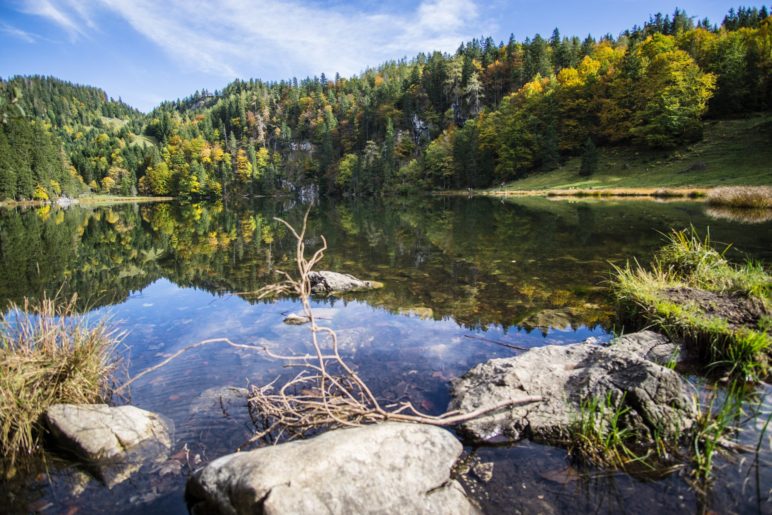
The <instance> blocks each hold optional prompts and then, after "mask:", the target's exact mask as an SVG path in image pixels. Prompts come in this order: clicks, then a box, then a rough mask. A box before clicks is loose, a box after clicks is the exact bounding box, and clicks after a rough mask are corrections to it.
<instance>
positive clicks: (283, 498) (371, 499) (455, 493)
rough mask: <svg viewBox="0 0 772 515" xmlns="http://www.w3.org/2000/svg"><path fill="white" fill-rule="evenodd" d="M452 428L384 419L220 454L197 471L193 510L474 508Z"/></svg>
mask: <svg viewBox="0 0 772 515" xmlns="http://www.w3.org/2000/svg"><path fill="white" fill-rule="evenodd" d="M461 452H462V446H461V444H460V443H459V441H458V440H457V439H456V438H455V437H454V436H453V435H452V434H451V433H449V432H448V431H446V430H444V429H440V428H438V427H434V426H424V425H418V424H399V423H384V424H377V425H371V426H364V427H358V428H353V429H340V430H335V431H330V432H327V433H324V434H322V435H320V436H317V437H315V438H311V439H309V440H301V441H295V442H290V443H285V444H281V445H277V446H274V447H264V448H261V449H257V450H254V451H250V452H244V453H236V454H230V455H228V456H223V457H222V458H219V459H217V460H215V461H213V462H211V463H210V464H208V465H207V466H206V467H204V468H202V469H199V470H197V471H196V472H195V473H194V474H193V476H192V477H191V478H190V479H189V480H188V484H187V488H186V492H185V496H186V500H187V502H188V506H189V508H190V511H191V513H193V514H194V515H196V514H204V513H207V514H208V513H220V514H241V513H244V514H246V513H249V514H258V513H264V514H279V513H286V514H290V513H293V514H294V513H319V514H323V513H443V514H469V513H476V512H477V511H476V509H475V508H474V506H473V505H472V504H471V503H470V501H469V500H468V499H467V498H466V496H465V494H464V491H463V489H462V488H461V486H460V485H459V484H458V483H457V482H456V481H455V480H453V479H451V478H450V470H451V467H452V466H453V464H454V463H455V462H456V460H457V459H458V457H459V455H460V454H461Z"/></svg>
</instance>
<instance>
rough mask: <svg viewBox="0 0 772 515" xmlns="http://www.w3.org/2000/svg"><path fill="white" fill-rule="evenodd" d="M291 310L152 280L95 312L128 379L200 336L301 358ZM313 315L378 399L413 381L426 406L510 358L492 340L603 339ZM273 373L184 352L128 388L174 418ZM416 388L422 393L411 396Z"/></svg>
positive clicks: (357, 309) (343, 308) (233, 359)
mask: <svg viewBox="0 0 772 515" xmlns="http://www.w3.org/2000/svg"><path fill="white" fill-rule="evenodd" d="M300 309H301V306H300V303H299V302H298V301H296V300H281V301H277V302H274V303H257V304H251V303H249V302H247V301H245V300H243V299H242V298H240V297H238V296H235V295H220V296H217V295H213V294H210V293H207V292H205V291H203V290H198V289H195V288H180V287H178V286H176V285H174V284H173V283H172V282H170V281H169V280H166V279H161V280H158V281H156V282H154V283H152V284H151V285H149V286H148V287H147V288H145V289H144V290H142V291H140V292H137V293H135V294H133V295H131V296H130V297H129V299H128V300H126V301H125V302H123V303H121V304H118V305H115V306H111V307H109V308H105V309H102V310H100V311H98V312H97V313H96V314H97V315H102V314H105V313H108V314H110V316H111V317H112V319H113V320H114V322H115V323H116V324H117V325H118V326H119V327H120V328H121V329H123V330H126V331H127V332H128V335H127V336H126V338H125V340H124V346H125V349H124V351H125V353H126V354H127V356H128V357H129V370H130V373H132V374H136V373H137V372H139V371H141V370H142V369H144V368H146V367H149V366H152V365H154V364H156V363H158V362H160V361H161V360H163V359H164V358H165V357H166V356H168V355H169V354H171V353H173V352H176V351H178V350H179V349H181V348H183V347H185V346H186V345H189V344H192V343H196V342H199V341H201V340H205V339H210V338H230V339H231V340H232V341H234V342H236V343H245V344H254V345H265V346H266V347H268V348H270V349H271V350H272V351H273V352H275V353H279V354H304V353H307V352H311V351H312V349H311V347H310V344H309V329H308V325H302V326H291V325H287V324H284V323H283V319H284V317H285V316H286V315H287V314H288V313H293V312H299V311H300ZM314 309H315V312H316V314H317V316H318V317H319V324H320V325H328V326H330V327H332V328H334V329H335V331H336V332H337V335H338V339H339V347H340V349H341V353H342V354H343V356H344V357H346V358H348V359H349V360H351V362H352V363H353V364H354V365H355V366H357V367H358V369H359V371H360V372H361V374H362V375H363V376H364V377H366V378H368V380H370V381H373V383H374V384H375V385H376V386H375V388H376V390H381V391H382V392H385V395H388V392H389V391H390V387H391V385H393V384H396V383H398V382H400V381H402V379H403V378H404V379H405V381H406V382H409V383H418V384H419V386H418V387H415V386H411V388H413V391H414V394H415V395H418V396H419V397H424V396H425V397H427V398H429V397H432V396H435V397H436V396H437V395H439V396H440V397H441V398H442V399H436V400H437V401H438V402H440V403H441V402H444V398H445V397H446V395H447V381H448V380H449V379H451V378H453V377H457V376H459V375H460V374H463V373H464V372H465V371H466V370H467V369H469V368H471V367H472V366H474V365H475V364H477V363H479V362H482V361H485V360H487V359H490V358H493V357H506V356H512V355H514V354H515V353H516V352H517V351H515V350H513V349H510V348H507V347H505V346H502V345H499V344H497V343H495V342H498V343H507V344H510V345H515V346H519V347H533V346H540V345H546V344H561V343H570V342H577V341H583V340H585V339H586V338H588V337H590V336H595V337H600V338H601V339H607V338H608V335H607V334H606V333H604V331H603V330H602V329H600V328H596V329H588V328H586V327H581V328H579V329H577V330H572V329H571V328H570V327H569V328H566V329H551V330H550V331H548V333H547V335H543V334H542V333H541V332H540V331H538V330H536V331H531V332H528V331H526V330H524V329H519V328H516V327H509V328H505V327H500V326H491V327H488V328H487V329H486V330H485V331H470V330H468V329H465V328H463V327H461V326H460V325H459V324H457V323H456V322H455V321H453V320H451V319H445V320H439V321H436V320H431V319H422V318H420V317H418V316H416V315H398V314H392V313H389V312H388V311H386V310H383V309H379V308H374V307H372V306H370V305H368V304H367V303H365V302H362V301H356V300H347V301H345V302H344V301H343V300H340V299H337V300H325V301H322V302H315V303H314ZM469 336H473V338H470V337H469ZM281 373H282V370H281V363H277V362H275V361H272V360H269V359H267V358H265V357H264V356H262V355H260V354H257V353H251V352H250V351H243V350H235V349H232V348H230V347H227V346H226V345H222V344H214V345H211V346H207V347H203V348H200V349H195V350H193V351H191V352H189V353H186V354H184V355H183V356H181V357H180V358H178V359H176V360H175V361H173V362H172V363H170V364H169V365H167V366H166V367H164V368H163V369H161V370H159V371H157V372H154V373H152V374H151V375H149V376H147V377H146V378H143V379H141V380H140V381H138V383H137V384H136V385H135V386H134V387H133V402H135V403H136V404H138V405H140V406H142V405H143V404H145V406H144V407H148V408H150V409H157V410H159V411H161V412H164V411H165V408H166V410H167V414H168V415H169V416H172V417H173V418H174V417H175V412H176V411H179V412H180V413H181V412H182V411H183V410H182V406H175V407H168V406H165V404H166V401H167V400H169V399H174V400H178V399H179V400H180V402H181V403H183V404H186V402H187V400H191V399H192V398H193V397H194V396H195V395H196V394H197V393H199V392H201V391H203V390H205V389H207V388H210V387H213V386H225V385H237V386H246V384H247V383H255V384H260V383H261V382H268V381H270V380H271V379H273V378H274V377H276V375H278V374H281ZM419 374H420V375H421V377H422V378H424V379H425V378H431V379H430V380H428V382H427V381H424V382H423V383H422V381H418V380H416V377H415V376H416V375H419ZM403 376H404V377H403ZM422 387H423V388H425V391H421V390H420V388H422ZM415 388H418V389H415ZM429 391H432V392H435V394H432V393H430V392H429ZM436 408H437V409H440V408H441V406H439V405H438V406H436Z"/></svg>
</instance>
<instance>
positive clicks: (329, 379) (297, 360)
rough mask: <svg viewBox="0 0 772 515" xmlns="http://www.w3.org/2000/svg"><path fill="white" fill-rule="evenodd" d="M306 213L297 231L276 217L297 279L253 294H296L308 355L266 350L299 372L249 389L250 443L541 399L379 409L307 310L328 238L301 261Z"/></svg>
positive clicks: (436, 421) (456, 419)
mask: <svg viewBox="0 0 772 515" xmlns="http://www.w3.org/2000/svg"><path fill="white" fill-rule="evenodd" d="M308 214H309V212H308V211H307V212H306V214H305V217H304V218H303V227H302V229H301V230H300V231H299V232H298V231H297V230H295V228H294V227H292V226H291V225H290V224H289V223H287V222H286V221H284V220H282V219H280V218H276V220H277V221H279V222H280V223H283V224H284V225H285V226H287V228H288V230H289V231H290V233H292V235H293V236H294V237H295V239H296V241H297V245H296V249H295V261H296V264H297V277H296V278H295V277H292V276H291V275H290V274H288V273H286V272H282V275H283V277H284V280H283V281H281V282H279V283H277V284H273V285H270V286H267V287H265V288H263V289H261V290H260V291H258V292H255V293H256V294H257V295H258V297H259V298H264V297H268V296H273V295H279V294H286V293H294V294H296V295H298V297H299V298H300V302H301V304H302V306H303V312H304V314H305V316H306V318H307V319H308V320H309V330H310V333H311V334H310V336H311V338H310V340H311V345H312V347H313V353H308V354H306V355H303V356H297V355H293V356H288V355H281V354H275V353H273V352H271V351H269V350H268V349H265V352H266V354H267V355H268V356H269V357H271V358H274V359H280V360H284V361H285V362H286V363H287V366H289V367H297V368H300V369H301V370H300V372H299V373H298V374H297V375H296V376H295V377H294V378H292V379H290V380H289V381H287V382H286V383H285V384H284V385H282V386H281V387H280V388H278V389H277V388H276V386H275V383H276V381H273V382H272V383H269V384H267V385H264V386H262V387H256V386H253V387H252V390H251V394H250V410H251V414H252V419H253V421H255V422H256V426H258V432H257V433H256V434H255V435H254V436H253V437H252V438H251V439H250V441H249V442H250V443H252V442H255V441H257V440H260V439H270V440H272V441H273V442H277V441H279V440H280V438H277V436H281V435H289V436H288V437H289V438H293V437H296V436H302V435H303V434H305V433H307V432H309V431H312V430H314V429H319V428H323V427H328V426H358V425H361V424H366V423H373V422H383V421H389V420H392V421H400V422H414V423H421V424H431V425H437V426H451V425H456V424H460V423H462V422H466V421H468V420H471V419H474V418H477V417H480V416H482V415H485V414H488V413H491V412H494V411H498V410H501V409H504V408H507V407H510V406H515V405H522V404H529V403H532V402H538V401H540V400H542V398H541V397H532V396H531V397H519V398H513V399H510V400H507V401H505V402H501V403H499V404H496V405H493V406H485V407H482V408H479V409H477V410H474V411H471V412H468V413H459V412H458V411H452V412H447V413H444V414H442V415H438V416H432V415H427V414H424V413H422V412H420V411H419V410H418V409H416V408H415V406H413V404H412V403H410V402H399V403H396V404H391V405H388V406H386V407H383V406H381V404H380V403H379V401H378V399H377V398H376V396H375V395H374V394H373V392H372V391H371V390H370V388H369V387H368V385H367V384H366V383H365V382H364V381H363V380H362V378H361V377H360V376H359V374H357V373H356V372H355V371H354V369H353V368H352V367H351V366H350V365H349V364H348V363H346V361H344V360H343V358H342V357H341V355H340V353H339V350H338V336H337V334H336V333H335V331H334V330H333V329H332V328H330V327H325V326H321V325H319V324H318V323H317V320H318V318H317V317H316V316H315V315H314V312H313V311H312V309H311V302H310V298H311V284H310V281H309V273H310V272H311V271H312V270H313V268H314V266H315V265H316V264H317V263H319V262H320V261H321V260H322V258H323V257H324V252H325V250H327V240H325V239H324V237H323V236H322V238H321V239H322V245H321V247H320V248H319V249H318V250H316V252H314V253H313V255H312V256H311V258H310V259H307V258H306V247H305V235H306V229H307V226H308ZM497 343H498V342H497ZM513 347H514V346H513Z"/></svg>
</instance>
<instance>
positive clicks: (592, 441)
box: [568, 393, 644, 467]
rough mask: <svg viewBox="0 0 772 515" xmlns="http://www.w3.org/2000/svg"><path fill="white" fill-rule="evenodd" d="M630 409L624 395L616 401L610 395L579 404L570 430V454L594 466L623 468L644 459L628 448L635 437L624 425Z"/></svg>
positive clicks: (586, 400)
mask: <svg viewBox="0 0 772 515" xmlns="http://www.w3.org/2000/svg"><path fill="white" fill-rule="evenodd" d="M629 412H630V407H629V406H627V405H626V404H625V395H624V394H623V395H622V396H621V398H619V400H618V401H615V400H614V397H613V396H612V395H611V394H610V393H609V394H607V395H606V396H605V397H590V398H587V399H585V400H583V401H582V402H581V403H580V404H579V413H578V417H577V419H576V420H575V421H574V422H573V423H572V424H571V426H570V429H569V433H570V434H569V443H568V448H569V453H570V454H571V455H572V456H574V457H575V458H578V459H580V460H581V461H586V462H589V463H592V464H594V465H601V466H613V467H624V466H625V465H628V464H630V463H631V462H641V461H643V460H644V458H642V457H640V456H638V455H636V453H635V452H633V450H632V449H631V448H630V447H629V444H630V442H631V441H633V440H634V439H635V437H636V436H637V435H636V433H635V432H634V431H633V430H632V429H631V428H630V427H628V426H626V425H625V424H624V418H625V416H626V415H627V414H628V413H629Z"/></svg>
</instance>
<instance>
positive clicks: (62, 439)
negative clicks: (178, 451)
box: [45, 404, 174, 488]
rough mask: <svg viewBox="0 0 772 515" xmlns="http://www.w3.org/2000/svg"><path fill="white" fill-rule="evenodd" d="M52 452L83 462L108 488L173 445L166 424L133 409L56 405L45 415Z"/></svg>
mask: <svg viewBox="0 0 772 515" xmlns="http://www.w3.org/2000/svg"><path fill="white" fill-rule="evenodd" d="M45 420H46V424H47V426H48V428H49V430H50V432H51V435H52V437H53V439H54V441H55V442H56V444H57V446H58V447H59V448H61V449H62V450H65V451H68V452H69V453H71V454H74V455H75V456H77V457H78V458H79V459H81V460H82V461H84V462H85V463H86V464H87V465H88V466H89V468H90V469H91V470H92V471H93V472H94V473H95V475H96V476H97V477H99V478H100V479H101V480H102V481H104V483H105V484H106V485H107V486H108V487H110V488H112V487H113V486H114V485H116V484H118V483H121V482H122V481H124V480H126V479H127V478H128V477H129V476H130V475H131V474H133V473H134V472H136V471H137V470H139V469H140V467H141V466H142V465H143V464H145V463H149V462H157V461H163V460H165V459H166V457H167V456H168V453H169V449H170V448H171V445H172V433H173V427H174V426H173V424H172V422H171V421H170V420H168V419H166V418H165V417H162V416H161V415H158V414H156V413H151V412H149V411H145V410H141V409H139V408H136V407H134V406H119V407H110V406H107V405H106V404H93V405H90V404H87V405H75V404H55V405H53V406H51V407H49V408H48V410H47V411H46V414H45Z"/></svg>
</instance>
